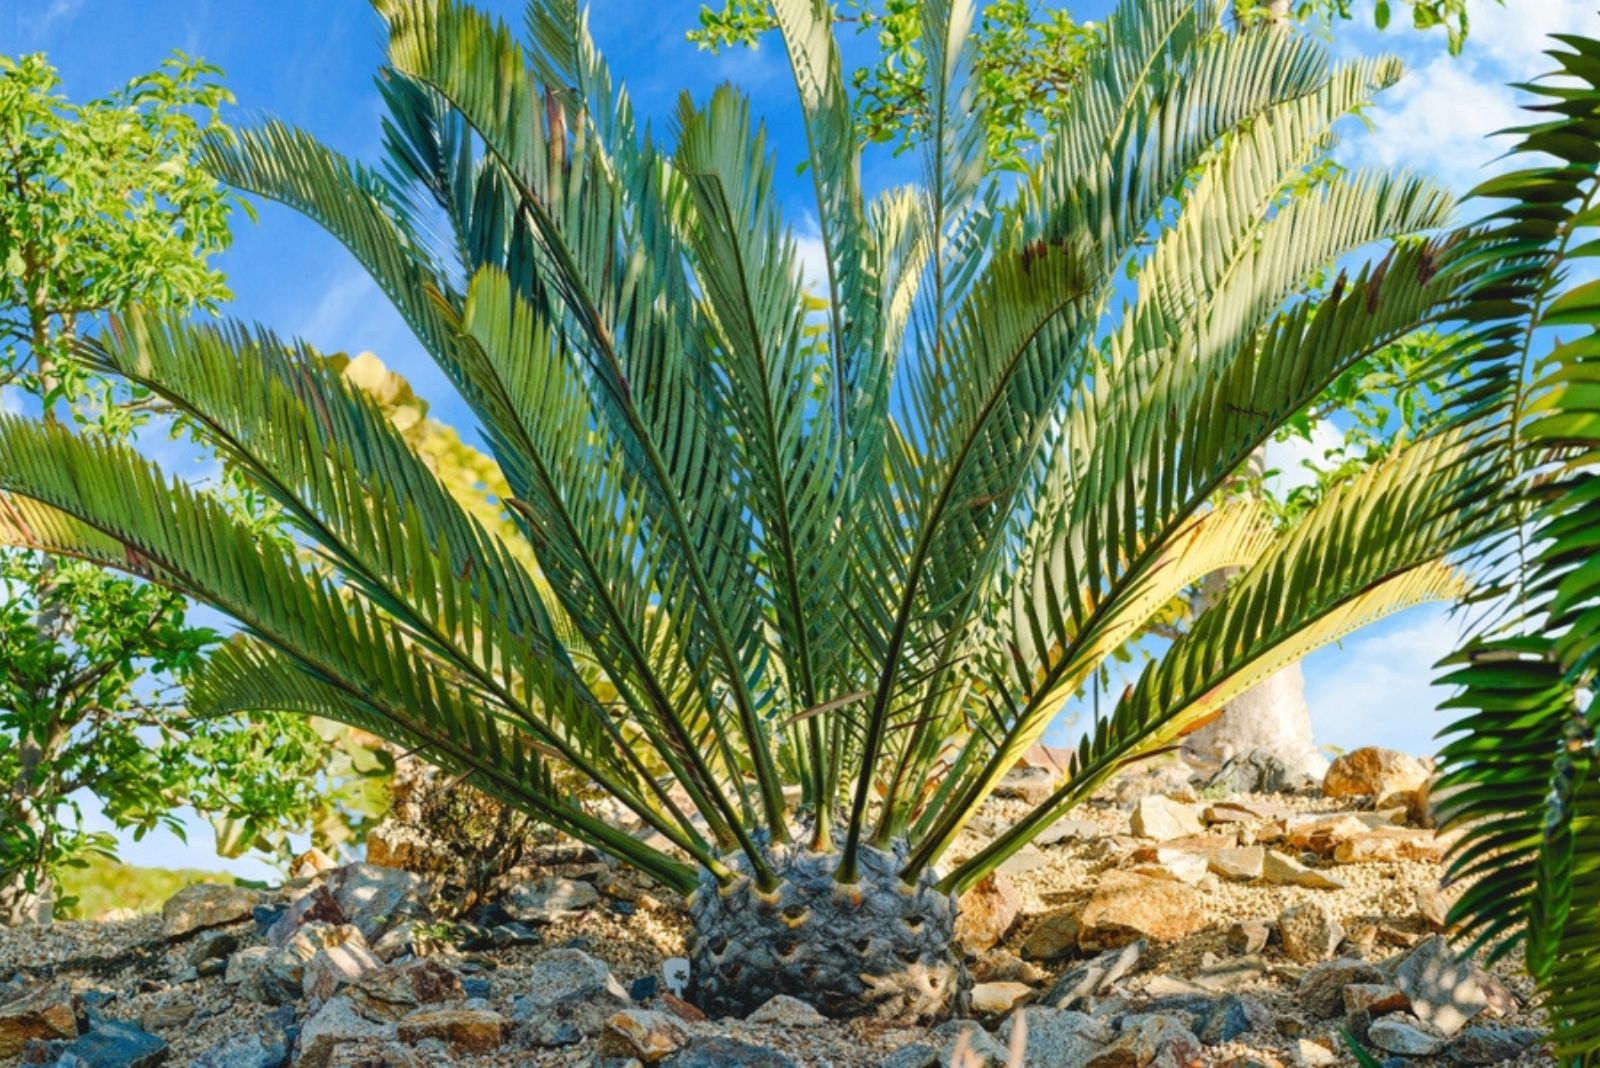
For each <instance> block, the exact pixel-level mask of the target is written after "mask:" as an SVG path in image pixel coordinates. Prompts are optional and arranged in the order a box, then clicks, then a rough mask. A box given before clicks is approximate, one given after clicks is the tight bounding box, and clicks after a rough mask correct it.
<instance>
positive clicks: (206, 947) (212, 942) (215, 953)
mask: <svg viewBox="0 0 1600 1068" xmlns="http://www.w3.org/2000/svg"><path fill="white" fill-rule="evenodd" d="M238 948H239V936H238V935H236V934H234V933H233V932H231V931H204V932H202V933H201V934H199V935H198V936H196V938H195V940H194V945H192V946H190V947H189V956H188V960H189V963H190V964H193V965H196V966H199V965H201V964H205V963H206V962H207V961H213V960H226V959H227V958H228V957H230V956H232V955H233V954H234V953H235V952H236V951H237V950H238Z"/></svg>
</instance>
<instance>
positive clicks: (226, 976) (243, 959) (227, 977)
mask: <svg viewBox="0 0 1600 1068" xmlns="http://www.w3.org/2000/svg"><path fill="white" fill-rule="evenodd" d="M274 952H275V950H274V949H273V948H272V947H271V946H245V947H244V948H243V949H241V950H239V951H238V952H236V953H234V954H233V955H232V956H230V957H229V958H228V970H227V971H226V972H224V973H223V976H222V980H223V982H225V983H230V984H232V985H234V986H238V985H239V984H241V983H243V982H245V981H246V980H247V979H249V978H250V977H251V976H252V975H254V974H255V973H256V972H257V971H259V970H260V969H261V966H262V965H263V964H265V963H266V962H267V958H269V957H271V956H272V955H273V953H274Z"/></svg>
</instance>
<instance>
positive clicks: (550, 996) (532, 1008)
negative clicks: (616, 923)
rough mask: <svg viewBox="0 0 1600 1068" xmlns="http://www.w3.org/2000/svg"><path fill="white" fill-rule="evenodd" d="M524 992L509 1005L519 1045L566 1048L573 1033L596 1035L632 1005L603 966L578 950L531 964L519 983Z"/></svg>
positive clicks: (555, 953)
mask: <svg viewBox="0 0 1600 1068" xmlns="http://www.w3.org/2000/svg"><path fill="white" fill-rule="evenodd" d="M524 983H525V985H526V988H527V993H525V994H523V995H521V996H520V997H518V998H517V999H516V1000H515V1001H514V1002H512V1005H511V1014H512V1017H513V1019H515V1020H516V1021H517V1022H518V1024H519V1025H520V1026H519V1028H518V1033H519V1035H520V1036H521V1039H522V1041H523V1042H525V1043H527V1044H528V1045H532V1046H561V1045H569V1044H570V1043H571V1042H572V1041H574V1039H573V1038H572V1037H571V1036H572V1035H574V1034H576V1035H578V1036H580V1037H581V1036H582V1035H593V1034H598V1033H599V1032H600V1031H601V1029H602V1028H604V1027H605V1025H606V1021H607V1020H608V1019H609V1018H610V1017H611V1016H612V1015H614V1014H615V1013H618V1012H621V1011H622V1010H623V1009H626V1008H629V1007H630V1006H631V1005H632V1004H633V1002H632V1001H631V1000H630V999H629V997H628V992H627V991H626V990H624V989H623V988H622V984H620V983H618V982H617V980H616V979H615V978H614V977H613V976H612V974H611V969H610V968H607V967H606V965H605V962H604V961H600V960H596V959H595V958H594V957H591V956H590V955H589V954H587V953H585V952H583V951H582V950H579V949H553V950H551V951H550V952H549V953H546V954H545V955H544V956H542V957H540V958H539V959H538V960H536V961H534V963H533V966H532V967H531V968H530V969H529V971H528V974H527V976H526V978H525V980H524Z"/></svg>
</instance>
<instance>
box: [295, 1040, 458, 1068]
mask: <svg viewBox="0 0 1600 1068" xmlns="http://www.w3.org/2000/svg"><path fill="white" fill-rule="evenodd" d="M440 1047H441V1048H440V1049H439V1050H437V1051H429V1054H428V1055H427V1056H421V1055H419V1054H418V1053H417V1052H415V1051H413V1050H412V1049H411V1048H410V1047H409V1046H402V1045H401V1044H400V1043H399V1042H397V1041H394V1040H392V1039H390V1040H380V1039H364V1040H360V1041H355V1042H341V1043H340V1044H339V1045H337V1046H334V1047H333V1049H331V1050H330V1051H329V1052H328V1059H327V1060H326V1061H325V1062H324V1063H323V1064H322V1066H321V1068H434V1066H435V1065H437V1064H439V1063H440V1062H439V1059H438V1057H436V1056H434V1053H435V1052H438V1053H442V1052H443V1048H442V1043H441V1044H440ZM445 1063H449V1062H448V1061H446V1062H445Z"/></svg>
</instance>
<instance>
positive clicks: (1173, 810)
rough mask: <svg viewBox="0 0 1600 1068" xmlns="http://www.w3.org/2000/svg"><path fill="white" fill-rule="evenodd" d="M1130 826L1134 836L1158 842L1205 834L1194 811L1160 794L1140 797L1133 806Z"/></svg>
mask: <svg viewBox="0 0 1600 1068" xmlns="http://www.w3.org/2000/svg"><path fill="white" fill-rule="evenodd" d="M1132 825H1133V833H1134V834H1136V835H1138V836H1140V837H1141V838H1154V839H1156V840H1157V841H1160V842H1165V841H1168V840H1170V839H1173V838H1182V837H1184V836H1185V835H1191V834H1203V833H1204V832H1205V825H1204V824H1202V823H1201V822H1200V817H1199V816H1197V815H1196V814H1195V811H1194V809H1192V808H1190V807H1189V806H1188V805H1184V804H1180V803H1178V802H1177V801H1174V800H1172V799H1171V798H1169V797H1165V796H1163V795H1161V794H1151V795H1150V796H1148V797H1141V798H1140V799H1139V800H1138V801H1137V802H1136V803H1135V804H1134V807H1133V824H1132Z"/></svg>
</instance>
